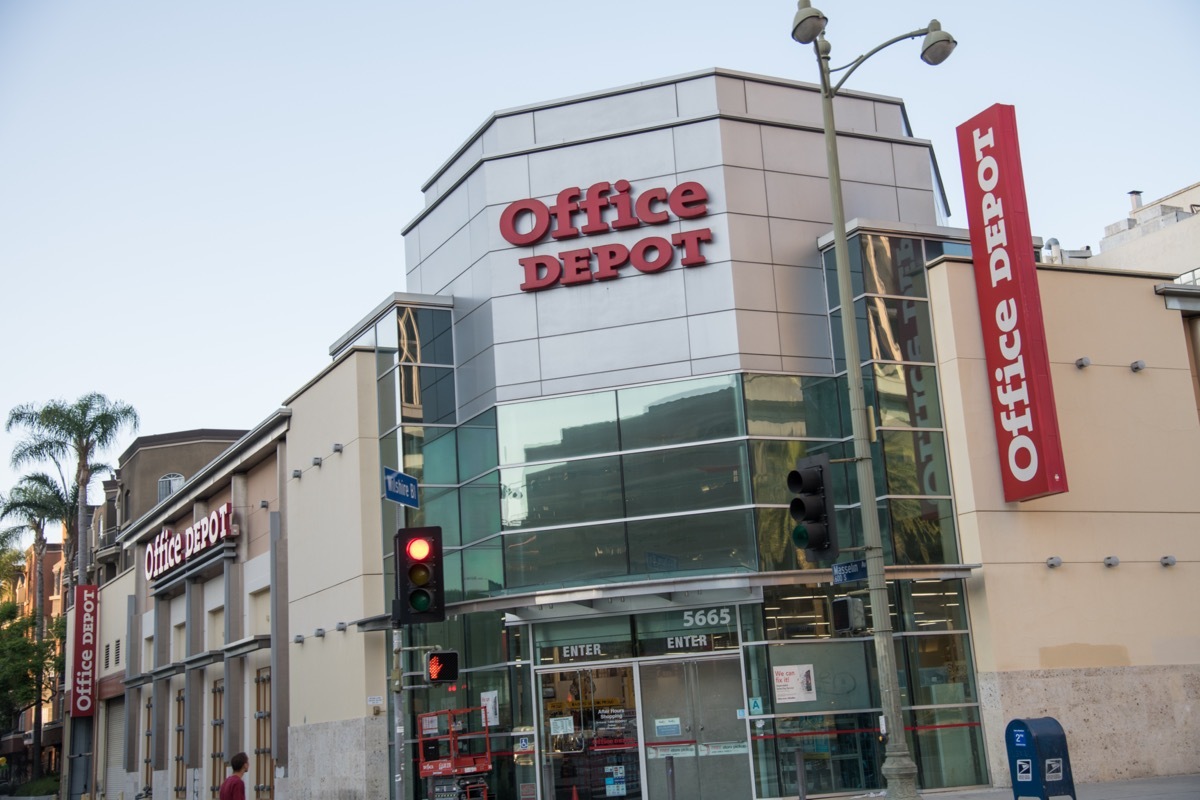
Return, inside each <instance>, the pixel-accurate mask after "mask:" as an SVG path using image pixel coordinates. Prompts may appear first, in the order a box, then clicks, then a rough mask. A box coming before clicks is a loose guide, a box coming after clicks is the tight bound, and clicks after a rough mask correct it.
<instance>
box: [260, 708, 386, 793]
mask: <svg viewBox="0 0 1200 800" xmlns="http://www.w3.org/2000/svg"><path fill="white" fill-rule="evenodd" d="M387 719H388V717H387V715H386V714H381V715H379V716H377V717H363V718H360V719H351V720H341V721H338V722H324V723H319V724H312V725H293V726H292V727H290V728H289V729H288V748H289V753H288V762H289V764H288V775H287V777H286V778H279V779H277V780H276V782H275V798H276V800H378V798H381V797H387V796H388V790H389V786H388V781H389V778H390V776H391V768H390V767H389V766H388V744H387Z"/></svg>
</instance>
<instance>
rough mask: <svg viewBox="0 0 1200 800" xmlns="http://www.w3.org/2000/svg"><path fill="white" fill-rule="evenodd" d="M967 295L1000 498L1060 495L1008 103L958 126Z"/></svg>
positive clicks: (1061, 478) (1042, 335)
mask: <svg viewBox="0 0 1200 800" xmlns="http://www.w3.org/2000/svg"><path fill="white" fill-rule="evenodd" d="M958 154H959V159H960V161H961V162H962V175H963V189H964V191H965V193H966V201H967V222H968V224H969V227H970V229H971V253H972V257H973V259H974V262H975V291H976V295H977V296H978V298H979V319H980V324H981V326H982V328H983V346H984V355H985V359H986V362H987V372H988V383H989V386H990V388H991V396H992V417H993V422H994V423H995V427H996V444H997V445H998V447H999V457H1000V472H1001V475H1002V476H1003V479H1004V499H1005V500H1007V501H1008V502H1010V503H1011V502H1014V501H1018V500H1031V499H1033V498H1035V497H1043V496H1045V495H1049V494H1061V493H1062V492H1065V491H1067V472H1066V465H1065V464H1064V462H1063V454H1062V441H1061V439H1060V437H1059V433H1058V413H1057V411H1056V410H1055V407H1054V387H1053V385H1051V383H1050V357H1049V355H1048V354H1047V352H1046V330H1045V324H1044V322H1043V320H1042V299H1041V295H1040V293H1039V292H1038V283H1037V268H1036V266H1035V264H1034V259H1033V235H1032V234H1031V233H1030V227H1029V208H1028V205H1027V204H1026V202H1025V178H1024V175H1023V174H1022V172H1021V151H1020V147H1019V145H1018V143H1017V117H1016V112H1015V110H1014V109H1013V107H1012V106H1005V105H1000V104H996V105H994V106H992V107H991V108H989V109H987V110H986V111H984V112H983V113H981V114H979V115H977V116H976V117H974V118H973V119H971V120H968V121H967V122H965V123H963V124H962V125H959V126H958Z"/></svg>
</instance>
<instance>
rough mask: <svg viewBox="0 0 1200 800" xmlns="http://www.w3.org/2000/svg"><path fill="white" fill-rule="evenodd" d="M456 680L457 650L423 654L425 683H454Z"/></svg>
mask: <svg viewBox="0 0 1200 800" xmlns="http://www.w3.org/2000/svg"><path fill="white" fill-rule="evenodd" d="M457 680H458V651H457V650H434V651H432V652H429V653H426V654H425V682H426V683H454V682H455V681H457Z"/></svg>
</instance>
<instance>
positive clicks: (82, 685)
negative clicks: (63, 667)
mask: <svg viewBox="0 0 1200 800" xmlns="http://www.w3.org/2000/svg"><path fill="white" fill-rule="evenodd" d="M99 632H100V596H99V593H98V590H97V587H95V586H76V587H75V637H74V640H75V652H74V656H73V657H72V658H71V672H70V677H69V685H70V688H71V716H72V717H90V716H92V714H94V713H95V708H96V636H97V634H98V633H99Z"/></svg>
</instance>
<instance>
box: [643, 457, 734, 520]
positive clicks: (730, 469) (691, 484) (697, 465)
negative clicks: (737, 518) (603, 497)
mask: <svg viewBox="0 0 1200 800" xmlns="http://www.w3.org/2000/svg"><path fill="white" fill-rule="evenodd" d="M623 465H624V468H625V506H626V511H627V513H628V514H629V516H631V517H641V516H648V515H650V514H669V513H671V512H674V511H690V510H693V509H699V508H720V507H723V506H738V505H745V504H747V503H749V502H750V482H749V480H748V479H747V478H748V476H749V469H748V464H747V459H746V447H745V445H744V444H743V443H741V442H727V443H721V444H710V445H699V446H696V447H687V448H678V449H673V450H652V451H650V452H647V453H631V454H629V455H626V456H625V457H624V458H623Z"/></svg>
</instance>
